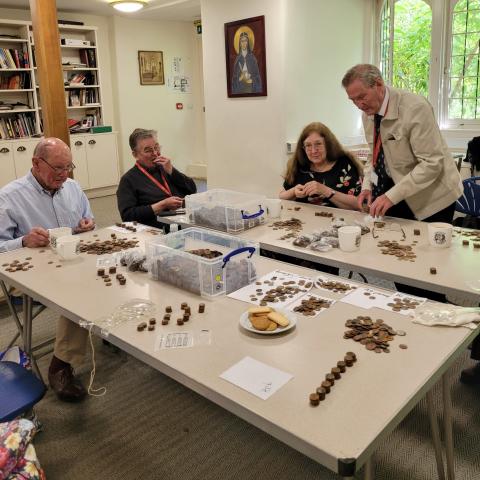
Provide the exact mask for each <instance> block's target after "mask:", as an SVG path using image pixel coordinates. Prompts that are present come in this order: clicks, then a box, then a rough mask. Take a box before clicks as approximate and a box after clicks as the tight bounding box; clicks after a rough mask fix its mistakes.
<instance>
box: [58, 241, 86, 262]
mask: <svg viewBox="0 0 480 480" xmlns="http://www.w3.org/2000/svg"><path fill="white" fill-rule="evenodd" d="M79 244H80V239H79V238H78V237H76V236H74V235H65V236H63V237H59V238H57V247H56V248H57V253H58V255H60V257H61V258H62V259H63V260H73V259H74V258H75V257H76V256H77V255H78V245H79Z"/></svg>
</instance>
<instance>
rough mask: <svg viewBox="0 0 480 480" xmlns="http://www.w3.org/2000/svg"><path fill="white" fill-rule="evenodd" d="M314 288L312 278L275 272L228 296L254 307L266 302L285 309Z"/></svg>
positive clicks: (279, 271)
mask: <svg viewBox="0 0 480 480" xmlns="http://www.w3.org/2000/svg"><path fill="white" fill-rule="evenodd" d="M312 287H313V279H312V278H310V277H304V276H302V275H296V274H294V273H289V272H284V271H282V270H274V271H273V272H270V273H267V274H266V275H264V276H263V277H261V278H259V279H258V280H257V281H256V282H253V283H252V284H250V285H247V286H246V287H243V288H241V289H240V290H237V291H235V292H232V293H230V294H229V295H228V296H229V297H230V298H235V299H236V300H241V301H242V302H247V303H252V304H253V305H260V303H261V302H266V304H267V305H268V306H272V307H275V306H280V307H284V306H285V305H289V304H290V303H292V302H294V301H296V300H298V299H299V298H301V297H303V296H304V295H305V294H306V293H307V292H309V291H310V290H311V289H312Z"/></svg>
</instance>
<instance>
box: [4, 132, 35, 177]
mask: <svg viewBox="0 0 480 480" xmlns="http://www.w3.org/2000/svg"><path fill="white" fill-rule="evenodd" d="M37 143H38V140H33V141H32V140H18V141H14V142H11V143H10V145H11V147H10V148H12V149H13V161H14V164H15V174H16V176H17V178H20V177H23V176H24V175H26V174H27V173H28V172H29V171H30V169H31V168H32V156H33V151H34V150H35V146H36V145H37Z"/></svg>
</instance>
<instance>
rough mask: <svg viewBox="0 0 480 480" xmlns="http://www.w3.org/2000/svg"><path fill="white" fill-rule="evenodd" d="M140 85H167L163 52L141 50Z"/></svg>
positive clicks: (139, 63)
mask: <svg viewBox="0 0 480 480" xmlns="http://www.w3.org/2000/svg"><path fill="white" fill-rule="evenodd" d="M138 70H139V72H140V85H165V77H164V75H163V52H158V51H157V52H155V51H153V52H152V51H144V50H143V51H139V52H138Z"/></svg>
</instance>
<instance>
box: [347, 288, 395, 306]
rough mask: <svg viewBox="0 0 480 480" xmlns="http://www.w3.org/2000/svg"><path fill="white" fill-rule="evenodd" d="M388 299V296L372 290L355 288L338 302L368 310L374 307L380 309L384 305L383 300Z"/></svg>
mask: <svg viewBox="0 0 480 480" xmlns="http://www.w3.org/2000/svg"><path fill="white" fill-rule="evenodd" d="M389 298H390V295H388V294H386V293H383V292H380V291H379V290H375V289H374V288H357V289H356V290H354V291H353V292H351V293H349V294H348V295H345V296H344V297H343V298H341V299H340V300H339V301H340V302H343V303H348V304H350V305H355V306H356V307H361V308H366V309H368V308H374V307H378V308H381V307H380V305H384V304H385V300H386V299H389Z"/></svg>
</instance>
